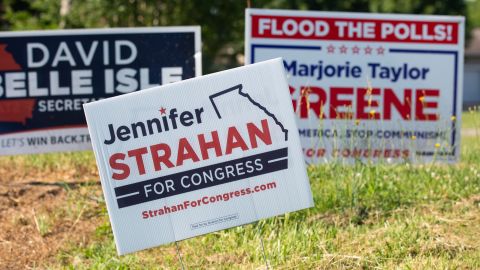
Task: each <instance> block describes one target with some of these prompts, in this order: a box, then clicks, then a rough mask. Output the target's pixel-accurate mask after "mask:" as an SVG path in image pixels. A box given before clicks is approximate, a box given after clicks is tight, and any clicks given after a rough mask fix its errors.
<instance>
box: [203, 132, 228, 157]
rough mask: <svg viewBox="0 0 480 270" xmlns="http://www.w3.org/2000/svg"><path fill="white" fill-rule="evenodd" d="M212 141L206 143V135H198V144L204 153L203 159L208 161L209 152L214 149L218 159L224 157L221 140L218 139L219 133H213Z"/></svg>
mask: <svg viewBox="0 0 480 270" xmlns="http://www.w3.org/2000/svg"><path fill="white" fill-rule="evenodd" d="M211 134H212V141H210V142H207V141H205V135H204V134H200V135H198V136H197V137H198V144H199V145H200V151H202V159H203V160H205V159H208V150H209V149H214V150H215V155H216V156H217V157H219V156H221V155H222V146H221V145H220V139H219V138H218V132H217V131H212V133H211Z"/></svg>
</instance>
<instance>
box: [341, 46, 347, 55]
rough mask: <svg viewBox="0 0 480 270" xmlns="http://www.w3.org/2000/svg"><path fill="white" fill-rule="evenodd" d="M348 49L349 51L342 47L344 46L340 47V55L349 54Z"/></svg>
mask: <svg viewBox="0 0 480 270" xmlns="http://www.w3.org/2000/svg"><path fill="white" fill-rule="evenodd" d="M347 49H348V48H347V47H345V45H342V46H341V47H340V53H343V54H345V53H347Z"/></svg>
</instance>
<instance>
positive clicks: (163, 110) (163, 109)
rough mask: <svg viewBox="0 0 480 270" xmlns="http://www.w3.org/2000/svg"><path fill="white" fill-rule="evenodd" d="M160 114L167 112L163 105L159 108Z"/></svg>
mask: <svg viewBox="0 0 480 270" xmlns="http://www.w3.org/2000/svg"><path fill="white" fill-rule="evenodd" d="M159 111H160V114H166V112H167V109H165V108H164V107H162V108H160V110H159Z"/></svg>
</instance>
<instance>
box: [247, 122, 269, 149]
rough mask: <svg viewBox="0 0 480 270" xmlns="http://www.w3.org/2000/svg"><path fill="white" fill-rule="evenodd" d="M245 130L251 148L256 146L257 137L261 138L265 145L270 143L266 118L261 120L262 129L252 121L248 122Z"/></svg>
mask: <svg viewBox="0 0 480 270" xmlns="http://www.w3.org/2000/svg"><path fill="white" fill-rule="evenodd" d="M247 130H248V137H249V138H250V144H251V146H252V148H257V147H258V143H257V138H259V139H260V140H262V142H263V143H265V144H266V145H270V144H272V137H271V136H270V129H269V127H268V121H267V119H263V120H262V130H260V129H259V128H258V127H257V126H256V125H255V124H254V123H248V124H247Z"/></svg>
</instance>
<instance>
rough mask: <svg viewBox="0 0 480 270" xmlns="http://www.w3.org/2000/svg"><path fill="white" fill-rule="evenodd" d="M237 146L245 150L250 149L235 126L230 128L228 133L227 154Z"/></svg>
mask: <svg viewBox="0 0 480 270" xmlns="http://www.w3.org/2000/svg"><path fill="white" fill-rule="evenodd" d="M235 148H241V149H242V150H243V151H246V150H248V146H247V144H246V143H245V141H244V140H243V138H242V136H241V135H240V133H239V132H238V130H237V129H236V128H235V127H230V128H228V133H227V147H226V150H225V154H226V155H229V154H231V153H232V150H233V149H235Z"/></svg>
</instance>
